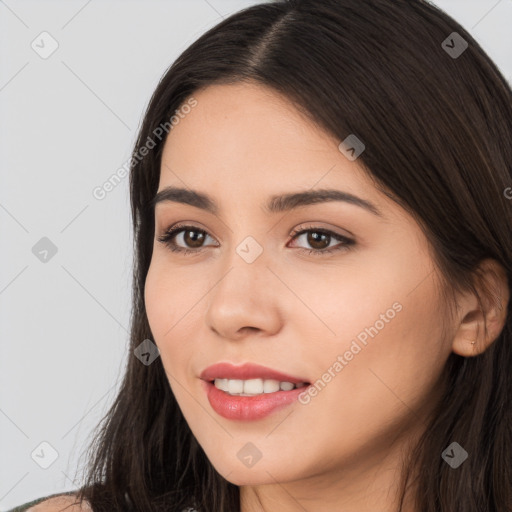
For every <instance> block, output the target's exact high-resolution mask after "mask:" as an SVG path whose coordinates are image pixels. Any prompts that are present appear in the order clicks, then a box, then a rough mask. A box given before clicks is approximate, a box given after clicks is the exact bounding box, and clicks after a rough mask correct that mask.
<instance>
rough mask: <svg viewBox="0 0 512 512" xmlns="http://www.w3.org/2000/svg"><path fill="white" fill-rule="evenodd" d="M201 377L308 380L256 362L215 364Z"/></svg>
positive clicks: (209, 379)
mask: <svg viewBox="0 0 512 512" xmlns="http://www.w3.org/2000/svg"><path fill="white" fill-rule="evenodd" d="M200 378H201V379H203V380H206V381H213V380H215V379H240V380H247V379H275V380H278V381H279V382H292V383H293V384H299V383H301V382H308V381H307V380H306V379H302V378H299V377H293V376H292V375H287V374H286V373H283V372H279V371H277V370H273V369H272V368H268V367H266V366H261V365H259V364H254V363H244V364H242V365H238V366H235V365H233V364H231V363H217V364H213V365H211V366H208V367H207V368H205V369H204V370H203V371H202V372H201V375H200Z"/></svg>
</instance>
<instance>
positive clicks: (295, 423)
mask: <svg viewBox="0 0 512 512" xmlns="http://www.w3.org/2000/svg"><path fill="white" fill-rule="evenodd" d="M511 135H512V91H511V89H510V86H509V85H508V84H507V82H506V81H505V79H504V78H503V76H502V75H501V74H500V72H499V70H498V69H497V67H496V66H495V64H494V63H493V62H492V61H491V60H490V59H489V57H488V56H487V55H486V54H485V53H484V52H483V50H482V49H481V47H480V46H479V45H478V43H477V42H476V41H475V40H474V39H473V38H472V37H471V35H470V34H468V33H467V32H466V31H465V30H464V29H463V28H462V27H461V26H460V25H459V24H457V23H456V22H455V21H454V20H452V19H451V18H450V17H448V16H447V15H446V14H445V13H443V12H442V11H440V10H438V9H437V8H435V7H434V6H432V5H430V4H429V3H427V2H425V1H422V0H414V1H411V0H398V1H394V2H390V1H389V0H364V1H362V0H357V1H356V0H322V1H313V0H289V1H272V2H267V3H264V4H261V5H257V6H254V7H251V8H248V9H245V10H243V11H240V12H238V13H235V14H234V15H232V16H230V17H229V18H227V19H225V20H224V21H222V22H221V23H219V24H218V25H217V26H216V27H214V28H212V29H211V30H209V31H208V32H207V33H205V34H204V35H203V36H201V37H200V38H199V39H198V40H197V41H196V42H195V43H194V44H192V45H191V46H190V47H189V48H188V49H187V50H186V51H185V52H184V53H183V54H182V55H181V56H180V57H179V58H178V59H177V60H176V62H175V63H174V64H173V65H172V67H171V68H170V69H169V70H168V72H167V73H166V74H165V76H164V77H163V78H162V80H161V82H160V84H159V85H158V87H157V89H156V91H155V93H154V95H153V97H152V99H151V102H150V104H149V106H148V109H147V112H146V114H145V118H144V122H143V125H142V127H141V130H140V133H139V137H138V140H137V142H136V146H135V148H134V152H133V158H132V166H131V175H130V186H131V206H132V214H133V221H134V223H133V224H134V236H135V250H136V265H135V270H134V287H133V320H132V332H131V347H132V350H133V351H134V356H135V357H131V358H130V360H129V362H128V367H127V371H126V376H125V379H124V382H123V384H122V386H121V390H120V392H119V395H118V397H117V399H116V401H115V403H114V404H113V406H112V408H111V410H110V412H109V413H108V415H107V416H106V418H105V421H104V423H103V424H102V425H101V430H100V431H99V432H98V436H97V438H96V442H95V443H94V444H93V445H92V446H91V447H90V454H91V464H90V468H89V471H88V474H87V475H86V476H87V479H86V482H85V484H84V486H83V487H82V488H81V489H80V490H79V492H78V495H77V496H76V498H77V501H76V503H77V504H76V505H74V506H75V507H77V508H76V510H87V508H86V507H87V506H88V504H90V505H92V509H93V510H94V511H112V510H119V511H121V510H123V511H124V510H136V511H154V510H168V511H182V510H187V507H191V508H190V510H191V509H192V508H194V509H195V510H198V511H208V512H237V511H241V512H255V511H286V512H288V511H303V510H308V511H309V510H314V511H319V512H323V511H327V510H336V511H358V512H364V511H367V510H372V511H374V510H379V512H391V511H393V512H395V511H402V512H434V511H435V512H439V511H443V512H445V511H454V510H457V511H464V512H472V511H483V510H485V511H491V510H493V511H499V512H505V511H510V510H512V482H511V475H512V461H511V459H510V453H511V450H512V442H511V441H512V432H511V425H512V402H511V397H512V393H511V391H512V381H511V379H510V378H509V377H508V370H509V368H510V367H511V365H512V346H511V343H512V338H511V336H512V333H511V319H510V315H509V314H508V312H509V295H510V292H509V287H510V276H511V273H512V242H511V237H510V232H511V231H510V227H511V220H512V219H511V207H512V205H511V203H510V201H509V197H510V194H507V190H512V189H509V187H511V186H512V176H511V169H512V142H511V140H512V139H511ZM80 500H82V503H81V505H79V504H78V503H79V501H80ZM74 502H75V499H74V497H68V500H67V502H66V503H67V504H70V503H74ZM38 507H40V508H38ZM41 507H42V508H41ZM61 509H62V506H61V505H58V504H57V505H54V504H52V500H46V501H43V502H41V503H40V504H39V505H37V506H36V507H35V508H33V510H34V511H39V510H61ZM67 510H71V508H69V509H67Z"/></svg>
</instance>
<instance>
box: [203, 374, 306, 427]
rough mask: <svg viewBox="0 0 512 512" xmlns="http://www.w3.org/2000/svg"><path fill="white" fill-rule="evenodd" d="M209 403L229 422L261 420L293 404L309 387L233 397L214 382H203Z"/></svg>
mask: <svg viewBox="0 0 512 512" xmlns="http://www.w3.org/2000/svg"><path fill="white" fill-rule="evenodd" d="M202 385H203V387H204V388H205V391H206V395H207V397H208V401H209V402H210V405H211V406H212V408H213V410H214V411H215V412H216V413H217V414H219V415H220V416H222V417H224V418H227V419H228V420H247V421H252V420H259V419H261V418H264V417H265V416H268V415H269V414H271V413H272V412H274V411H277V410H279V409H281V408H283V407H285V406H287V405H290V404H291V403H293V402H295V401H297V399H298V396H299V395H300V394H301V393H302V392H303V391H305V390H306V389H307V388H308V386H303V387H301V388H295V389H292V390H291V391H276V392H274V393H262V394H261V395H255V396H233V395H228V394H227V393H225V392H224V391H222V390H220V389H218V388H216V387H215V386H214V384H213V383H212V382H207V381H205V380H203V381H202Z"/></svg>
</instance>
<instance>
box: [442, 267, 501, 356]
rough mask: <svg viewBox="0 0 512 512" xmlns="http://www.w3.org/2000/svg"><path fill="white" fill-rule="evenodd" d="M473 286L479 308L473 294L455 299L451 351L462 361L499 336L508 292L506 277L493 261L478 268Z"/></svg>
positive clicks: (474, 354) (482, 350)
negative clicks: (476, 293) (455, 329)
mask: <svg viewBox="0 0 512 512" xmlns="http://www.w3.org/2000/svg"><path fill="white" fill-rule="evenodd" d="M477 275H478V276H479V278H478V282H477V283H475V286H476V288H477V290H478V293H479V295H480V298H481V301H482V304H481V305H480V304H479V303H478V298H477V296H476V295H475V294H474V293H473V292H467V293H465V294H463V295H462V296H459V298H458V300H457V306H458V308H457V317H456V318H457V322H458V323H459V326H458V328H457V331H456V333H455V336H454V339H453V344H452V350H453V352H455V353H456V354H459V355H461V356H464V357H473V356H477V355H479V354H482V353H483V352H485V351H486V350H487V348H489V346H490V345H491V344H492V343H493V342H494V341H495V340H496V338H497V337H498V336H499V335H500V334H501V331H502V330H503V327H504V326H505V322H506V319H507V309H508V302H509V299H510V290H509V286H508V279H507V273H506V271H505V269H504V268H503V266H502V265H501V264H500V263H498V262H497V261H496V260H494V259H485V260H483V261H482V262H481V263H480V265H479V272H478V273H477Z"/></svg>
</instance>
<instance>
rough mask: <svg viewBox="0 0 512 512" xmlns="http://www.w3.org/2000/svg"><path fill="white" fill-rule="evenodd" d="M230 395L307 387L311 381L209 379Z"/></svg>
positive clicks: (247, 394)
mask: <svg viewBox="0 0 512 512" xmlns="http://www.w3.org/2000/svg"><path fill="white" fill-rule="evenodd" d="M208 382H209V383H210V384H211V385H213V386H215V387H216V388H217V389H219V390H220V391H224V392H225V393H226V394H228V395H230V396H261V395H264V394H272V393H277V392H279V391H292V390H294V389H301V388H306V387H307V386H309V385H310V383H309V382H290V381H279V380H277V379H262V378H255V379H246V380H243V379H218V378H217V379H212V380H209V381H208Z"/></svg>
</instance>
